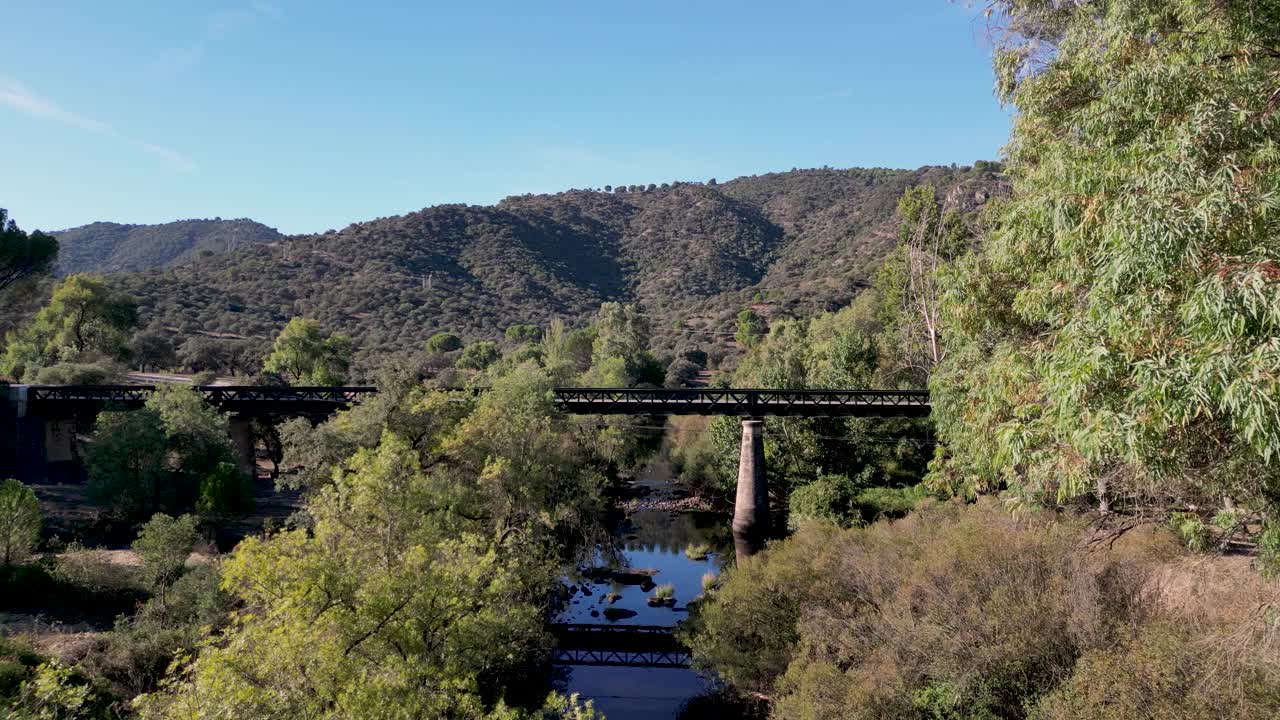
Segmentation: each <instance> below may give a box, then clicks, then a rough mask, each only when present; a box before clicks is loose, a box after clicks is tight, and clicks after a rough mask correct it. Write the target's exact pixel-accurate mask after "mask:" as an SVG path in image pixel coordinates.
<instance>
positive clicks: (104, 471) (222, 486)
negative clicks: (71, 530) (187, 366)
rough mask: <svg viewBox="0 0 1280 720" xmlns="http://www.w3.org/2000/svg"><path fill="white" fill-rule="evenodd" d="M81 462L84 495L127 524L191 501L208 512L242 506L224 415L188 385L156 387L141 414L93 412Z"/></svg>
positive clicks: (243, 489)
mask: <svg viewBox="0 0 1280 720" xmlns="http://www.w3.org/2000/svg"><path fill="white" fill-rule="evenodd" d="M84 463H85V466H86V469H87V470H88V474H89V491H90V493H91V494H92V495H93V496H94V497H95V498H96V499H97V501H98V502H100V503H101V504H103V505H105V506H107V507H109V508H112V509H113V510H114V511H115V512H117V513H119V514H120V515H121V516H123V517H125V518H128V519H131V520H142V519H145V518H148V517H150V516H151V515H152V514H153V513H156V512H159V511H167V512H171V513H181V512H185V511H188V510H191V509H193V508H195V507H196V506H197V504H199V506H200V507H201V509H202V510H203V511H205V512H208V513H223V512H242V511H244V510H247V509H248V507H249V505H250V489H249V487H248V482H247V479H246V478H245V477H244V476H243V474H242V473H240V471H239V470H236V469H235V466H234V457H233V455H232V452H231V441H230V439H229V438H228V435H227V417H226V416H225V415H224V414H222V413H220V412H218V411H217V410H216V409H214V408H213V407H211V406H210V405H208V404H207V403H205V402H204V400H203V398H202V397H201V396H200V395H199V393H197V392H195V391H194V390H192V389H191V388H189V387H185V386H177V385H174V386H168V387H164V388H162V389H160V390H158V391H157V392H155V393H153V394H152V395H151V396H150V397H149V398H148V399H147V403H146V406H145V407H144V408H143V409H141V410H134V411H123V412H122V411H112V410H108V411H104V412H102V413H100V414H99V416H98V419H97V423H96V427H95V430H94V433H93V437H92V439H91V442H89V443H88V445H87V447H86V448H85V450H84ZM227 466H230V471H229V470H228V468H227Z"/></svg>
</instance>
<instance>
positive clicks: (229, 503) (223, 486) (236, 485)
mask: <svg viewBox="0 0 1280 720" xmlns="http://www.w3.org/2000/svg"><path fill="white" fill-rule="evenodd" d="M252 509H253V487H252V486H251V485H250V484H249V478H247V477H245V474H244V473H242V472H240V468H238V467H236V466H235V464H234V463H229V462H224V463H219V464H218V466H217V467H216V468H214V470H213V472H211V473H209V474H208V475H205V476H204V479H203V480H201V481H200V498H199V499H198V500H196V510H199V511H200V512H201V513H205V514H213V515H221V514H227V513H233V514H241V513H246V512H249V511H250V510H252Z"/></svg>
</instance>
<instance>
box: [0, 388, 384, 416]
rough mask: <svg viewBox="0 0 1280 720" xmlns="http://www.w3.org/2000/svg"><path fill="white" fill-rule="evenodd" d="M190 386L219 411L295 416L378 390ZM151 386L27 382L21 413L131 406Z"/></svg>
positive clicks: (334, 408) (318, 412)
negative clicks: (37, 383)
mask: <svg viewBox="0 0 1280 720" xmlns="http://www.w3.org/2000/svg"><path fill="white" fill-rule="evenodd" d="M19 387H21V386H19ZM195 389H196V391H197V392H199V393H200V394H201V395H202V396H203V397H204V399H205V401H206V402H208V403H209V404H211V405H214V406H216V407H217V408H218V409H219V410H222V411H223V412H228V413H235V414H242V415H299V416H317V415H331V414H333V413H334V412H336V411H338V410H340V409H342V408H346V407H349V406H350V405H352V404H353V403H358V402H360V401H361V400H362V399H364V398H366V397H369V396H372V395H375V394H377V392H378V389H377V388H375V387H370V386H351V387H346V386H315V387H305V386H299V387H292V386H278V385H200V386H196V388H195ZM155 390H156V387H155V386H154V385H29V386H27V388H26V413H27V414H30V415H45V414H48V415H53V416H65V415H68V414H79V413H82V412H84V413H96V412H97V411H99V410H103V409H121V410H130V409H135V408H140V407H142V405H143V404H144V403H146V401H147V398H148V397H150V396H151V393H153V392H155Z"/></svg>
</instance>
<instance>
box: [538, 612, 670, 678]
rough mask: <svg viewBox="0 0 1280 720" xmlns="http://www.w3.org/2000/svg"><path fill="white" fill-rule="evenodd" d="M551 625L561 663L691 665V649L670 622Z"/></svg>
mask: <svg viewBox="0 0 1280 720" xmlns="http://www.w3.org/2000/svg"><path fill="white" fill-rule="evenodd" d="M550 629H551V633H552V634H553V635H555V638H556V650H555V654H554V655H553V656H552V661H553V662H555V663H556V664H558V665H593V666H600V667H646V668H687V667H689V649H688V648H686V647H684V646H683V645H681V644H680V642H679V641H678V640H676V636H675V628H673V627H670V626H665V625H615V624H600V625H594V624H572V623H561V624H557V625H552V626H551V627H550Z"/></svg>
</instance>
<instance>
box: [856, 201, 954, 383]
mask: <svg viewBox="0 0 1280 720" xmlns="http://www.w3.org/2000/svg"><path fill="white" fill-rule="evenodd" d="M898 219H899V225H898V247H897V248H896V249H895V250H894V252H893V253H892V254H891V255H890V256H889V257H887V258H886V259H885V262H884V264H883V265H882V266H881V268H880V270H879V271H878V272H877V273H876V277H875V288H876V290H877V292H878V293H879V298H878V299H879V303H880V308H879V318H878V320H879V322H880V323H881V325H882V330H881V333H880V338H879V345H880V348H881V357H880V369H879V376H880V377H881V378H882V379H883V380H884V381H885V382H887V383H888V385H889V386H890V387H900V386H902V385H906V386H909V387H915V388H922V387H925V386H926V385H927V384H928V381H929V376H930V374H931V373H932V372H933V368H934V366H936V365H937V364H938V363H939V362H940V361H941V360H942V357H943V354H944V353H945V345H944V344H943V342H942V335H943V329H942V316H941V313H942V290H941V286H940V284H939V278H940V276H941V273H942V272H943V270H944V269H945V268H946V267H947V266H948V263H950V262H951V261H953V260H954V259H955V258H956V256H957V255H959V254H960V253H961V252H962V251H963V250H965V249H966V247H967V245H968V243H969V242H970V240H971V238H972V232H971V231H970V229H969V227H968V226H967V225H966V224H965V222H964V220H963V218H962V216H961V214H960V212H959V210H958V209H957V208H956V207H955V206H954V203H953V202H952V201H951V199H950V198H948V200H947V201H946V202H940V201H939V200H938V197H937V190H936V189H935V188H934V186H933V185H930V184H924V185H919V186H917V187H914V188H909V189H908V190H907V191H906V192H904V193H903V194H902V197H901V198H900V199H899V200H898Z"/></svg>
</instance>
